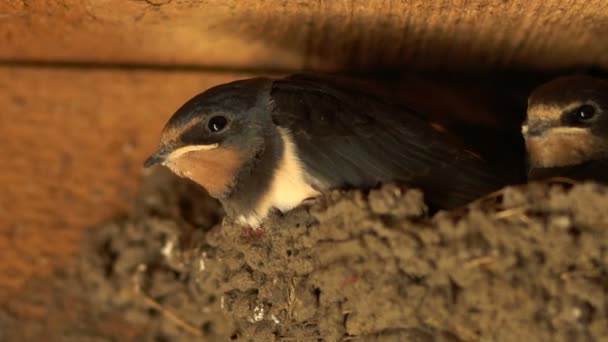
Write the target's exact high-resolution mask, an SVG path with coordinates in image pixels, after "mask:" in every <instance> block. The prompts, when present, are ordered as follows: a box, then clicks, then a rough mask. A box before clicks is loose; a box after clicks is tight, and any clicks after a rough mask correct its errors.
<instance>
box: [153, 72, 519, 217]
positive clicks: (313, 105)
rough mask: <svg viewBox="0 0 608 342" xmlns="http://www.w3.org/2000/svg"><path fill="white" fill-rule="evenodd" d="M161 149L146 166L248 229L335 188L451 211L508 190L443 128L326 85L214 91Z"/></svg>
mask: <svg viewBox="0 0 608 342" xmlns="http://www.w3.org/2000/svg"><path fill="white" fill-rule="evenodd" d="M160 141H161V142H160V148H159V149H158V151H157V152H156V153H155V154H153V155H152V156H150V157H149V158H148V159H147V160H146V162H145V164H144V166H145V167H150V166H152V165H156V164H162V165H164V166H167V167H168V168H169V169H171V170H172V171H173V172H174V173H176V174H177V175H179V176H182V177H186V178H189V179H191V180H192V181H194V182H196V183H198V184H199V185H201V186H203V187H204V188H205V189H206V190H207V191H208V192H209V194H210V195H211V196H213V197H215V198H217V199H219V201H220V202H221V203H222V205H223V207H224V209H225V211H226V214H227V215H228V216H229V217H231V218H235V219H236V221H237V222H238V223H240V224H242V225H247V226H249V227H253V228H257V227H259V226H260V225H261V223H262V222H263V220H264V219H265V218H266V217H267V215H268V214H269V212H270V211H271V210H274V209H276V210H279V211H280V212H283V213H285V212H287V211H289V210H291V209H293V208H295V207H297V206H299V205H300V204H301V203H302V202H304V201H306V200H307V199H311V198H314V197H316V196H318V195H319V194H321V193H323V192H325V191H328V190H331V189H352V188H368V189H369V188H373V187H376V186H378V185H379V184H380V183H383V182H401V183H404V184H406V185H407V186H412V187H418V188H420V189H421V190H423V191H424V192H425V197H426V199H427V202H428V203H429V204H431V205H436V206H437V207H438V208H451V207H455V206H459V205H463V204H465V203H467V202H468V201H471V200H473V199H476V198H477V197H479V196H481V195H484V194H487V193H489V192H492V191H495V190H497V189H499V188H501V187H502V186H504V185H505V184H508V183H509V182H510V181H512V179H509V177H510V176H505V174H509V175H511V174H512V173H511V172H508V173H505V172H502V171H503V170H502V169H501V168H496V167H492V165H490V164H488V163H487V162H485V161H484V160H483V159H482V158H481V157H480V156H479V155H477V154H476V153H475V152H474V151H472V150H471V149H469V148H466V147H465V146H461V145H460V144H459V140H458V139H457V138H456V137H454V136H451V135H450V133H449V132H447V131H445V130H444V129H443V128H442V127H438V126H437V125H433V124H431V123H429V122H427V121H425V120H423V119H422V118H421V117H420V116H419V115H416V113H415V112H413V111H412V110H410V109H408V108H403V107H402V106H400V105H395V104H393V103H392V102H390V101H387V100H386V99H383V98H381V97H380V96H378V95H371V94H370V93H367V92H365V90H364V89H363V88H361V87H351V86H349V85H348V83H347V82H343V81H339V80H338V79H337V78H333V77H329V76H327V77H325V76H320V75H309V74H300V75H293V76H290V77H286V78H282V79H269V78H252V79H245V80H238V81H234V82H231V83H227V84H223V85H219V86H215V87H213V88H210V89H208V90H207V91H205V92H203V93H201V94H199V95H197V96H195V97H193V98H192V99H190V100H189V101H188V102H186V103H185V104H184V105H183V106H182V107H181V108H179V109H178V110H177V112H176V113H175V114H173V116H172V117H171V118H170V119H169V121H168V122H167V124H166V125H165V127H164V129H163V131H162V133H161V138H160Z"/></svg>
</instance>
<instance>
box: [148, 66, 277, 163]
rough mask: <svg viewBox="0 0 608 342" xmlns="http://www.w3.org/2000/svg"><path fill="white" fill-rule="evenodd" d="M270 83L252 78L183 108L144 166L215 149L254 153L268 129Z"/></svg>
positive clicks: (203, 95)
mask: <svg viewBox="0 0 608 342" xmlns="http://www.w3.org/2000/svg"><path fill="white" fill-rule="evenodd" d="M271 84H272V80H270V79H266V78H252V79H245V80H238V81H234V82H230V83H226V84H222V85H218V86H215V87H212V88H210V89H208V90H206V91H205V92H203V93H200V94H198V95H196V96H195V97H193V98H191V99H190V100H188V102H186V103H185V104H183V105H182V106H181V107H180V108H179V109H178V110H177V111H176V112H175V114H173V116H171V118H170V119H169V121H168V122H167V124H166V125H165V127H164V129H163V131H162V134H161V138H160V148H159V150H158V151H157V153H156V154H154V155H152V156H151V157H150V158H148V160H147V161H146V163H145V166H146V167H149V166H152V165H155V164H160V163H163V162H164V161H166V160H167V158H169V157H170V156H171V155H172V154H175V155H176V156H177V155H180V151H181V152H186V151H195V150H206V149H212V148H217V147H220V146H221V147H224V148H231V149H236V150H239V151H241V152H243V153H244V154H248V153H254V152H255V150H256V149H258V148H259V147H260V144H262V143H263V141H262V140H263V137H264V135H265V133H266V132H267V131H268V130H269V129H270V127H271V126H270V125H271V123H272V122H271V113H270V111H271V104H270V86H271Z"/></svg>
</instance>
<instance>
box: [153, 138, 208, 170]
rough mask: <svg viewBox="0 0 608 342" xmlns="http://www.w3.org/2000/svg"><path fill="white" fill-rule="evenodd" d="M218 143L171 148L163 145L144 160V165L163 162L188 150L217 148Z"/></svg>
mask: <svg viewBox="0 0 608 342" xmlns="http://www.w3.org/2000/svg"><path fill="white" fill-rule="evenodd" d="M218 146H219V144H209V145H187V146H182V147H178V148H175V149H172V148H170V147H166V146H163V147H161V148H159V149H158V151H157V152H156V153H154V154H153V155H151V156H150V157H149V158H148V159H146V161H145V162H144V167H146V168H147V167H150V166H154V165H158V164H163V163H165V162H166V161H168V160H172V159H175V158H178V157H180V156H182V155H183V154H186V153H188V152H194V151H208V150H213V149H215V148H217V147H218Z"/></svg>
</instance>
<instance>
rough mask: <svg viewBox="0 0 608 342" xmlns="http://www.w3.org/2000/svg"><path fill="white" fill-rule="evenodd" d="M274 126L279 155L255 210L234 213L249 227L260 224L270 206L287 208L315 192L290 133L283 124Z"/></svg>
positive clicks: (279, 208) (315, 194) (283, 210)
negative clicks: (277, 137)
mask: <svg viewBox="0 0 608 342" xmlns="http://www.w3.org/2000/svg"><path fill="white" fill-rule="evenodd" d="M278 130H279V134H280V136H281V139H282V141H283V155H282V156H281V158H280V160H279V164H278V167H277V169H276V170H275V171H274V175H273V179H272V181H271V183H270V186H269V189H268V191H267V192H266V193H265V194H264V195H263V196H262V197H261V198H260V200H259V201H258V204H257V206H256V209H255V213H251V214H247V215H241V216H239V217H238V221H239V223H241V224H246V225H249V226H251V227H252V228H257V227H259V226H260V224H261V221H262V220H263V219H264V218H265V217H266V216H267V215H268V212H269V211H270V209H271V208H276V209H278V210H280V211H281V212H287V211H289V210H291V209H293V208H295V207H297V206H298V205H300V204H301V203H302V202H303V201H304V200H306V199H308V198H311V197H315V196H317V195H319V192H318V191H317V190H315V189H314V188H313V187H312V186H311V185H310V184H309V182H308V181H307V180H306V178H307V176H306V173H305V171H304V167H303V166H302V162H301V161H300V159H299V158H298V155H297V151H296V146H295V144H294V142H293V138H292V136H291V133H290V132H289V131H288V130H286V129H284V128H278Z"/></svg>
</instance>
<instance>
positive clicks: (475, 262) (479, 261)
mask: <svg viewBox="0 0 608 342" xmlns="http://www.w3.org/2000/svg"><path fill="white" fill-rule="evenodd" d="M494 260H495V258H494V257H492V256H482V257H478V258H473V259H471V260H469V261H467V262H466V263H465V264H464V268H467V269H468V268H473V267H479V266H484V265H488V264H491V263H493V262H494Z"/></svg>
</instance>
